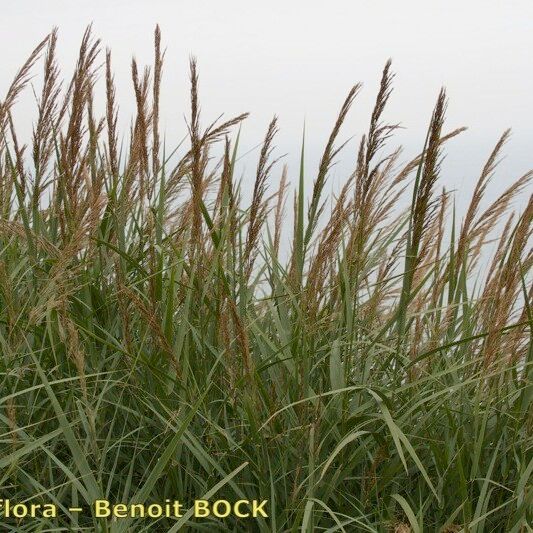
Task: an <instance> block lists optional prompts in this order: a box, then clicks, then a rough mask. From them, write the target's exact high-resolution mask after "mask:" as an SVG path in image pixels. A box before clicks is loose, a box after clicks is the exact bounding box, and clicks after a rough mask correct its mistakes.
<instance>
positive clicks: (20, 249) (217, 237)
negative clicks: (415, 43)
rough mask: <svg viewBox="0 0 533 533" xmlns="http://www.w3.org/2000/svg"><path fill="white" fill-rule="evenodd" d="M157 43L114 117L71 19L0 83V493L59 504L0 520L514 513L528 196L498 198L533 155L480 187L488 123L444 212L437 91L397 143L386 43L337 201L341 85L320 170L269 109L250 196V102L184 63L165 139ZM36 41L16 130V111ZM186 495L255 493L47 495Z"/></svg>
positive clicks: (30, 523) (521, 477)
mask: <svg viewBox="0 0 533 533" xmlns="http://www.w3.org/2000/svg"><path fill="white" fill-rule="evenodd" d="M160 40H161V38H160V33H159V30H158V29H157V30H156V33H155V57H154V65H153V67H152V69H150V70H149V69H146V70H142V69H140V68H139V66H138V65H137V64H136V62H135V61H133V63H132V81H133V89H134V96H135V101H136V109H137V110H136V116H135V117H134V120H133V122H132V126H131V130H130V132H129V134H127V135H124V133H127V132H119V131H118V122H117V108H118V102H117V95H116V93H115V88H114V80H113V69H112V64H111V61H112V58H111V53H110V52H109V51H108V52H107V54H106V55H105V56H103V55H102V51H101V46H100V43H99V42H98V41H97V40H95V39H94V38H93V36H92V35H91V32H90V30H88V31H87V32H86V33H85V35H84V36H83V40H82V44H81V48H80V52H79V58H78V61H77V65H76V68H75V72H74V75H73V77H72V80H71V81H70V83H68V84H66V85H65V84H63V85H62V83H61V81H60V72H59V68H58V63H57V59H56V41H57V35H56V32H55V31H54V32H53V33H52V34H51V35H49V36H48V37H47V38H46V39H45V40H44V41H43V42H42V43H41V44H40V45H39V46H38V47H37V48H36V49H35V51H34V52H33V53H32V54H31V56H30V57H29V59H28V61H27V62H26V63H25V64H24V66H23V67H22V68H21V70H20V71H19V73H18V74H17V76H16V78H15V80H14V81H13V83H12V85H11V86H10V88H9V90H8V92H7V95H6V96H5V97H4V99H3V100H2V101H1V103H0V132H1V134H2V138H1V144H0V211H1V218H0V345H1V351H2V357H1V358H0V362H1V363H0V364H1V370H0V380H1V381H0V383H1V389H0V398H1V399H0V435H1V443H2V447H1V452H0V468H1V470H0V479H1V481H0V491H1V495H2V497H3V498H10V499H11V500H13V501H18V502H21V501H26V502H28V503H49V502H51V503H56V504H57V505H58V506H59V507H60V509H61V513H60V516H58V517H57V518H53V519H52V518H43V517H41V518H36V519H22V520H20V521H18V522H17V521H15V520H7V519H4V518H2V519H0V520H2V530H4V531H67V530H68V531H82V530H84V531H106V532H113V533H114V532H125V531H178V530H180V528H183V529H182V530H183V531H185V530H187V531H262V532H269V531H276V532H281V531H305V532H307V531H329V532H333V531H346V532H355V531H379V532H381V531H398V532H401V531H413V532H421V531H442V532H451V531H454V532H455V531H464V532H467V531H468V532H470V533H481V532H484V531H501V532H504V531H505V532H523V531H531V527H532V526H531V519H532V515H531V508H532V506H531V504H532V502H533V491H532V490H531V486H530V484H529V483H530V481H529V479H530V476H531V473H532V470H533V459H532V453H531V448H532V439H531V430H532V416H531V400H532V393H533V390H532V386H531V373H532V366H531V365H532V363H533V337H532V335H533V333H532V332H533V317H532V310H531V301H532V297H533V288H532V285H531V276H530V271H531V266H532V264H533V253H532V251H531V248H530V244H531V240H530V239H531V233H532V225H531V221H532V214H533V200H532V197H531V196H529V202H528V203H527V205H526V207H525V209H524V210H523V211H522V212H521V213H515V212H513V211H512V209H513V201H514V200H515V199H516V198H518V197H519V196H520V197H521V198H523V197H524V193H525V194H529V195H530V193H531V188H530V186H531V179H532V177H533V173H531V172H529V173H527V174H526V175H524V176H522V177H520V178H519V179H518V180H516V181H515V182H514V183H512V184H511V185H510V186H509V188H508V189H507V190H506V191H505V192H504V193H503V194H502V195H501V196H499V197H498V198H496V199H495V200H493V201H492V202H491V203H490V202H489V205H488V207H484V206H485V205H486V204H487V199H486V198H485V193H486V189H487V187H488V185H489V182H490V181H491V178H492V177H493V175H494V172H495V168H496V165H497V163H498V160H499V158H500V155H501V152H502V148H503V145H504V144H505V141H506V140H507V137H508V135H509V132H505V133H504V134H503V135H502V136H501V138H500V139H499V141H498V142H497V144H496V146H495V148H494V150H493V151H492V153H491V154H490V157H489V159H488V161H487V163H486V165H485V166H484V168H483V169H481V173H480V176H479V178H478V180H477V183H476V185H475V190H474V193H473V196H472V199H471V201H470V204H469V207H468V209H467V211H466V212H465V213H456V212H455V208H454V206H453V195H452V194H450V193H449V192H448V191H446V190H445V189H442V188H441V185H439V173H440V166H441V161H442V157H443V150H444V149H445V145H446V143H447V142H448V141H449V140H450V139H452V138H453V137H455V136H456V135H457V134H459V133H460V131H461V130H455V131H452V132H447V131H446V127H445V114H446V106H447V99H446V95H445V92H444V91H442V92H441V93H440V94H439V95H438V99H437V102H436V105H435V108H434V110H433V113H432V115H431V119H430V123H429V126H428V134H427V138H426V140H425V144H424V142H423V139H422V140H421V147H420V148H421V153H420V155H418V156H417V157H416V158H415V159H413V160H411V161H408V162H405V161H402V155H401V152H400V150H399V149H390V148H389V145H390V143H391V137H392V136H393V134H394V131H395V129H396V125H394V124H387V123H386V122H384V119H383V111H384V109H385V107H386V104H387V101H388V100H389V97H390V95H391V90H392V79H393V75H392V73H391V65H390V62H389V63H387V64H386V66H385V68H384V70H383V75H382V80H381V85H380V89H379V92H378V95H377V98H376V103H375V107H374V110H373V112H372V115H371V120H370V124H369V126H368V132H367V134H366V135H364V136H363V138H362V139H361V142H360V147H359V153H358V158H357V164H356V167H355V169H354V171H353V173H352V174H351V175H349V176H348V177H347V178H346V180H345V182H344V184H343V186H342V189H341V190H340V192H339V194H338V195H337V196H335V197H332V196H331V195H327V194H326V193H325V191H326V190H328V187H327V184H328V175H329V173H330V169H331V166H332V165H333V164H334V162H335V161H336V160H337V158H338V155H339V151H340V149H341V148H342V146H343V145H342V143H341V142H339V132H340V129H341V126H342V124H343V122H344V120H345V118H346V116H347V114H348V113H349V110H350V107H351V106H352V104H353V102H354V100H355V99H356V98H357V94H358V92H359V90H360V87H359V86H358V85H356V86H354V87H353V88H352V89H351V90H350V91H349V92H348V95H347V97H346V100H345V101H344V103H343V104H342V106H341V108H340V112H339V114H338V116H337V118H336V119H335V117H332V119H334V122H333V124H334V125H333V129H332V132H331V135H330V137H329V140H328V142H327V144H326V147H325V149H324V153H323V156H322V158H321V161H320V164H319V167H318V171H317V173H316V174H315V175H314V176H313V174H312V171H311V169H309V168H307V167H306V166H305V160H306V154H305V149H304V148H303V144H302V154H301V166H300V169H299V170H298V169H296V171H295V170H294V169H289V170H287V169H286V168H285V169H282V168H281V164H280V163H279V162H278V161H277V160H276V158H275V157H274V144H275V136H276V132H277V122H276V119H274V120H272V122H271V123H270V125H269V126H268V128H267V132H266V135H265V138H264V143H263V145H262V148H261V150H260V153H259V154H258V163H257V171H256V174H255V177H254V178H253V179H254V185H253V187H252V194H251V203H250V205H244V202H243V201H242V194H241V185H242V183H241V181H240V180H238V179H237V177H236V173H235V166H236V159H237V158H238V154H239V149H238V138H239V137H238V128H239V125H240V124H241V122H242V121H243V120H245V118H246V115H240V116H238V117H235V118H233V119H230V120H228V121H226V122H219V121H217V122H214V123H211V124H209V122H206V121H204V120H203V118H204V117H202V116H201V115H200V104H199V84H198V73H197V67H196V63H195V62H194V61H191V70H190V77H191V108H190V116H189V118H188V122H187V126H188V132H189V139H188V142H187V146H186V147H185V145H183V146H182V147H180V148H178V149H177V151H173V150H174V147H167V148H166V149H165V147H164V146H163V143H162V141H161V136H162V133H161V131H160V128H159V125H158V122H159V93H160V86H161V83H162V73H163V61H164V57H163V52H162V50H161V44H160ZM104 57H105V66H104V67H100V63H101V62H102V60H103V59H104ZM41 59H42V61H43V62H44V77H43V84H42V88H41V89H40V93H39V94H38V96H37V113H36V117H35V121H34V128H33V136H32V139H31V140H30V142H29V144H28V145H23V144H22V141H21V140H20V139H18V137H17V127H16V125H15V124H14V119H13V117H12V110H13V106H14V105H15V103H16V100H17V97H18V96H19V94H20V93H21V91H23V90H24V89H27V86H28V83H29V80H30V76H31V75H32V73H33V72H34V70H35V69H36V68H38V67H37V63H38V61H41ZM98 76H101V77H103V83H102V86H105V93H106V107H105V110H104V111H105V116H103V117H100V116H99V115H98V112H97V110H96V107H97V106H95V105H93V94H94V92H95V91H96V90H100V84H97V83H96V80H97V77H98ZM430 111H431V110H428V115H429V114H430ZM205 124H209V125H207V126H205ZM123 139H128V141H127V145H123V144H121V142H122V140H123ZM180 150H181V151H180ZM178 154H181V155H178ZM217 154H222V157H220V158H219V157H218V155H217ZM280 176H281V179H280ZM292 176H296V179H295V180H294V182H295V183H294V185H295V188H294V204H292V203H291V202H292V197H291V194H292V193H290V184H289V177H292ZM278 180H280V181H279V187H278V186H274V185H273V182H277V181H278ZM526 198H527V197H526ZM292 205H293V206H294V207H293V209H294V213H293V216H292V217H290V219H293V220H294V227H293V228H290V227H287V225H286V223H285V221H286V220H288V218H287V210H288V208H289V207H290V206H292ZM405 206H408V208H407V209H404V207H405ZM487 245H489V246H487ZM489 252H491V253H492V254H493V257H492V262H491V264H490V268H489V269H488V271H487V272H488V274H486V275H484V274H483V273H484V272H485V270H484V269H483V268H482V267H483V265H484V263H486V261H487V259H486V258H487V255H488V254H489ZM202 497H207V498H211V499H228V500H236V499H268V500H269V503H268V513H269V517H268V518H262V517H259V518H257V519H252V518H249V519H238V518H236V517H228V518H226V519H216V518H213V517H210V518H207V519H203V520H200V519H198V518H194V517H193V516H191V513H188V514H186V515H185V516H184V517H182V518H181V519H172V518H168V519H167V518H163V519H159V520H150V521H148V520H146V519H144V520H143V519H123V520H118V521H115V522H112V521H105V520H103V519H97V518H93V517H91V515H90V513H89V512H87V513H85V514H84V515H79V514H76V513H73V512H70V511H69V510H68V508H69V507H70V506H80V507H84V508H86V509H88V508H89V506H90V505H91V504H92V502H93V501H94V500H95V499H98V498H107V499H109V500H112V501H113V502H137V503H142V502H164V501H165V499H167V498H168V499H171V500H174V499H179V500H183V501H185V502H186V503H187V502H188V505H190V503H191V502H192V500H193V499H195V498H202Z"/></svg>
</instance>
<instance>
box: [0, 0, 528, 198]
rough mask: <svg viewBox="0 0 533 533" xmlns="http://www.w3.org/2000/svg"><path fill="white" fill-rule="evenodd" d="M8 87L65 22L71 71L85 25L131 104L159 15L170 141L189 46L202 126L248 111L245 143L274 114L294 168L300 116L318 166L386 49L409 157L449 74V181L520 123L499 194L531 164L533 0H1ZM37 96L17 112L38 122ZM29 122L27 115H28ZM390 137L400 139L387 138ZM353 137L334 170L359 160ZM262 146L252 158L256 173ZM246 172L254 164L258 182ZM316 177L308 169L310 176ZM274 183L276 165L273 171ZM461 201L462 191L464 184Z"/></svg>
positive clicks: (369, 89)
mask: <svg viewBox="0 0 533 533" xmlns="http://www.w3.org/2000/svg"><path fill="white" fill-rule="evenodd" d="M2 4H3V5H2V17H1V18H0V45H1V48H2V69H1V71H0V98H2V96H1V95H2V94H4V91H5V89H6V88H7V86H8V84H9V82H10V80H11V79H12V77H13V75H14V74H15V72H16V70H17V68H18V67H19V66H20V65H21V63H22V62H23V60H24V59H25V57H26V56H27V55H28V53H29V52H30V50H31V49H32V47H33V46H34V45H35V44H36V43H37V42H38V41H39V40H40V39H41V38H42V36H44V35H45V34H46V33H48V32H49V31H50V29H51V28H52V27H53V26H58V27H59V31H60V41H59V52H60V58H61V62H62V64H63V65H64V66H65V68H66V70H65V78H68V77H69V76H70V73H71V72H72V68H73V65H74V62H75V58H76V54H77V47H78V45H79V41H80V39H81V35H82V33H83V30H84V28H85V27H86V25H87V24H88V23H90V22H93V23H94V32H95V34H96V36H98V37H100V38H101V39H102V42H103V44H104V45H106V46H110V47H111V49H112V52H113V62H114V66H115V70H116V79H117V86H118V99H119V101H120V102H121V118H122V119H123V120H124V123H125V124H127V123H128V122H127V121H128V120H129V117H130V113H131V111H132V110H133V96H132V90H131V84H130V82H129V73H130V61H131V57H132V55H135V56H136V57H137V59H138V60H139V62H140V63H141V64H146V63H151V61H152V54H153V52H152V42H153V29H154V27H155V24H156V23H159V24H160V26H161V30H162V34H163V44H164V46H165V47H166V49H167V52H166V69H165V71H164V78H163V79H164V90H163V101H162V111H161V115H162V127H163V129H164V130H165V132H166V134H167V141H168V144H170V145H173V144H174V143H175V142H176V141H177V139H178V138H180V137H181V136H182V135H183V133H184V132H185V126H184V119H183V117H184V115H185V114H187V112H188V107H187V106H188V68H187V62H188V58H189V55H190V54H194V55H195V56H196V57H197V58H198V62H199V69H200V84H201V85H200V97H201V100H202V113H203V117H204V123H208V122H210V121H211V120H212V119H214V118H215V117H216V116H218V115H219V114H220V113H221V112H224V113H225V116H226V117H229V116H232V115H234V114H238V113H240V112H243V111H249V112H251V113H252V116H251V118H250V119H249V121H248V123H247V124H246V125H245V127H244V128H243V144H242V146H243V150H246V149H248V148H251V147H253V146H254V145H255V144H257V143H258V142H259V141H260V140H261V139H262V137H263V135H264V131H265V129H266V126H267V124H268V122H269V120H270V118H271V117H272V115H273V114H274V113H275V114H277V115H278V116H279V120H280V128H281V132H280V135H279V137H278V140H277V146H278V147H279V153H280V154H281V153H287V152H289V153H290V155H289V156H288V157H287V162H288V163H289V165H290V166H291V170H292V173H291V178H292V181H293V182H294V181H295V178H296V172H297V168H296V161H297V158H298V154H297V151H298V147H299V144H300V140H301V131H302V125H303V121H304V119H305V121H306V128H307V132H308V133H307V146H308V168H309V169H310V170H311V169H314V165H316V163H317V160H318V158H319V156H320V150H319V148H321V147H322V146H323V144H324V142H325V140H326V138H327V136H328V135H329V130H330V128H331V126H332V124H333V122H334V120H335V117H336V113H337V110H338V108H339V106H340V104H341V103H342V100H343V98H344V96H345V95H346V93H347V91H348V90H349V88H350V86H351V85H352V84H354V83H355V82H358V81H361V82H363V83H364V88H363V92H362V93H361V95H360V96H359V97H358V98H357V100H356V102H355V106H354V109H353V112H352V113H351V115H350V117H349V120H348V121H347V123H346V127H345V128H344V130H343V134H344V137H345V138H347V137H350V136H352V135H356V136H359V135H360V134H361V133H362V132H363V131H365V129H366V127H367V122H368V117H369V113H370V111H371V105H372V102H373V100H374V98H375V92H376V89H377V85H378V82H379V76H380V73H381V69H382V67H383V65H384V63H385V61H386V60H387V58H388V57H392V59H393V70H394V71H395V72H396V73H397V76H396V79H395V91H394V93H393V96H392V99H391V104H390V107H389V111H388V113H387V118H388V119H389V120H390V121H391V122H401V124H402V125H403V126H404V127H405V128H406V130H405V131H402V132H401V134H400V135H399V141H401V143H402V144H404V145H405V147H406V157H407V155H411V154H413V153H414V152H415V151H416V150H418V149H420V148H421V145H422V143H423V138H424V133H425V128H426V125H427V122H428V119H429V116H430V114H431V110H432V107H433V105H434V101H435V99H436V96H437V93H438V90H439V88H440V87H441V85H445V86H446V87H447V90H448V95H449V98H450V103H449V113H448V120H447V126H448V127H447V129H452V128H455V127H457V126H461V125H467V126H469V131H468V132H466V133H464V134H463V136H462V138H459V139H456V140H455V141H454V142H453V144H450V147H449V149H448V154H449V155H448V157H447V159H446V162H445V165H444V172H443V177H442V185H446V187H447V188H448V189H453V188H458V189H459V191H460V192H461V193H463V192H464V193H469V192H470V191H471V190H472V187H473V182H474V181H475V179H476V178H477V175H478V172H479V170H480V169H481V166H482V164H483V162H484V159H485V158H486V156H488V154H489V153H490V150H491V149H492V146H493V144H494V143H495V142H496V140H497V138H498V137H499V135H500V134H501V133H502V131H503V130H504V129H505V128H506V127H509V126H511V127H512V128H513V132H514V134H513V136H512V139H511V141H510V143H509V144H508V145H507V148H506V154H507V156H508V157H507V158H506V160H505V161H504V162H503V164H502V166H501V169H500V171H499V174H498V179H497V180H495V183H494V184H493V187H492V190H491V194H496V193H497V192H498V191H501V190H502V188H503V187H504V186H505V185H506V184H508V183H509V182H510V180H511V178H513V177H515V176H517V175H518V174H520V173H523V172H525V171H526V170H529V169H530V168H533V157H532V153H533V150H532V148H533V125H532V123H533V122H532V119H533V61H532V53H533V46H532V45H533V1H532V0H507V1H503V0H502V1H496V0H462V1H457V0H448V1H441V0H395V1H393V0H389V1H384V0H368V1H363V0H352V1H348V0H330V1H329V2H326V1H313V0H309V1H301V0H285V1H280V0H270V1H269V2H257V1H256V2H254V1H250V0H248V1H243V0H224V1H220V0H219V1H216V0H202V1H201V0H196V1H194V2H193V1H186V0H174V1H171V0H151V1H148V0H144V1H140V0H91V1H87V0H46V1H42V0H33V1H28V0H17V1H16V2H14V1H13V2H7V1H5V2H2ZM30 104H31V102H30V100H29V98H26V99H23V101H22V102H21V108H20V109H21V110H19V115H18V116H19V118H20V120H22V121H24V120H25V121H26V122H27V123H28V124H31V117H32V111H31V109H32V108H31V107H30ZM28 131H29V126H28ZM391 147H392V146H391ZM354 151H355V143H354V145H349V147H348V148H347V150H346V151H345V152H344V153H343V157H342V159H343V163H342V164H339V166H338V167H337V170H336V171H335V176H333V178H332V184H334V183H335V180H337V181H338V180H340V179H342V178H343V177H344V175H345V173H346V171H347V170H348V168H349V167H350V166H351V165H352V164H353V162H354V161H355V153H354ZM255 161H256V154H254V153H252V154H250V155H249V156H247V157H246V158H245V164H246V165H247V168H249V170H250V171H251V170H252V168H253V166H254V165H255ZM251 174H252V172H250V173H249V175H250V179H251ZM309 179H312V175H310V176H309ZM276 180H277V176H276ZM460 196H461V197H464V198H466V194H461V195H460Z"/></svg>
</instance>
